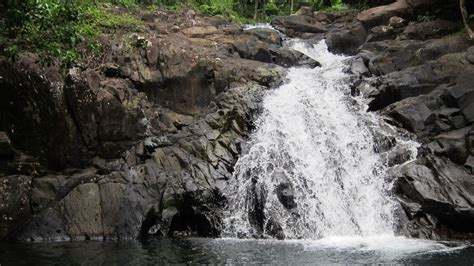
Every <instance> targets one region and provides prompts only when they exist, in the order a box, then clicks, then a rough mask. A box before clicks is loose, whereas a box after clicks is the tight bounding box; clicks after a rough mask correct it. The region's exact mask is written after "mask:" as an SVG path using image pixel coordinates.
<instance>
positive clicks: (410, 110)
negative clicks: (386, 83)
mask: <svg viewBox="0 0 474 266" xmlns="http://www.w3.org/2000/svg"><path fill="white" fill-rule="evenodd" d="M387 112H388V114H389V115H390V116H391V117H393V118H394V119H395V120H396V121H398V122H400V123H401V125H402V126H403V127H404V128H405V129H407V130H408V131H410V132H413V133H420V132H421V131H423V130H424V129H425V127H426V126H427V125H428V124H429V123H432V122H433V121H434V119H435V116H434V114H433V112H432V111H431V110H430V109H429V108H428V107H427V106H426V105H425V104H423V103H421V102H418V101H417V99H416V98H407V99H405V100H403V101H400V102H397V103H394V104H393V105H391V106H389V107H388V108H387Z"/></svg>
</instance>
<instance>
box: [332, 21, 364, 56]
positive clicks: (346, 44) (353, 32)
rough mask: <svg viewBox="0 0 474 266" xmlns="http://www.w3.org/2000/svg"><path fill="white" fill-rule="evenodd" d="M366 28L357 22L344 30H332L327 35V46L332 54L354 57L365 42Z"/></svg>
mask: <svg viewBox="0 0 474 266" xmlns="http://www.w3.org/2000/svg"><path fill="white" fill-rule="evenodd" d="M365 38H366V31H365V28H364V26H363V25H362V24H361V23H359V22H355V23H352V24H349V25H347V26H346V27H344V28H342V29H336V30H331V31H329V32H328V33H327V36H326V44H327V46H328V49H329V51H330V52H333V53H338V54H348V55H354V54H356V53H357V50H358V48H359V46H360V45H361V44H363V43H364V42H365Z"/></svg>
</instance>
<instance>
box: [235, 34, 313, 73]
mask: <svg viewBox="0 0 474 266" xmlns="http://www.w3.org/2000/svg"><path fill="white" fill-rule="evenodd" d="M233 47H234V49H235V50H236V51H237V52H238V53H239V55H240V57H242V58H245V59H251V60H256V61H260V62H265V63H274V64H277V65H280V66H284V67H291V66H301V65H308V66H311V67H316V66H318V65H319V63H318V62H317V61H315V60H313V59H311V58H309V57H308V56H306V55H304V54H302V53H300V52H298V51H295V50H290V49H286V48H282V47H279V46H276V45H269V44H266V43H264V42H261V41H259V40H258V39H257V38H256V37H253V36H251V37H250V38H241V39H240V40H238V41H237V42H235V43H234V44H233Z"/></svg>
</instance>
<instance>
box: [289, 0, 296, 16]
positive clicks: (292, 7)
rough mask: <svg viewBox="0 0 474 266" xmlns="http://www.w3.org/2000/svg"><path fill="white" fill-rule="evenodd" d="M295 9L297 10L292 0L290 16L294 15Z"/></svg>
mask: <svg viewBox="0 0 474 266" xmlns="http://www.w3.org/2000/svg"><path fill="white" fill-rule="evenodd" d="M294 9H295V0H291V3H290V15H293V11H294Z"/></svg>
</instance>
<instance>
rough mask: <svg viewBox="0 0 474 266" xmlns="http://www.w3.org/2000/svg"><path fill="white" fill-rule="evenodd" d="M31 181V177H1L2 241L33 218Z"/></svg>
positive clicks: (0, 223) (0, 214)
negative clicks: (30, 201)
mask: <svg viewBox="0 0 474 266" xmlns="http://www.w3.org/2000/svg"><path fill="white" fill-rule="evenodd" d="M31 180H32V178H31V177H29V176H4V177H0V195H1V196H0V239H4V238H5V237H8V236H9V234H11V232H12V231H13V230H15V229H16V228H17V227H18V226H19V225H20V224H21V223H23V222H25V221H26V220H27V219H28V218H29V217H30V216H31V212H30V208H29V200H28V195H29V193H30V192H31Z"/></svg>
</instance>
